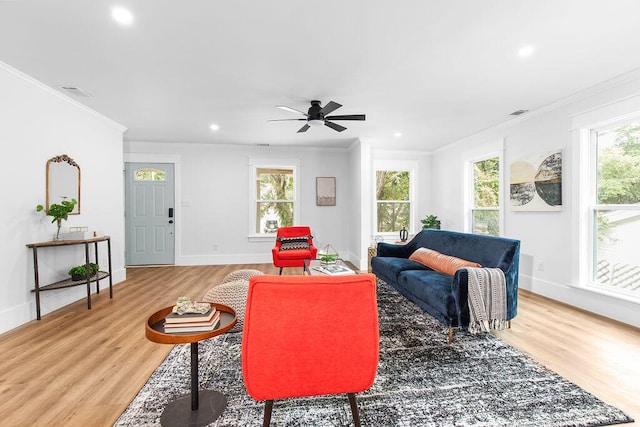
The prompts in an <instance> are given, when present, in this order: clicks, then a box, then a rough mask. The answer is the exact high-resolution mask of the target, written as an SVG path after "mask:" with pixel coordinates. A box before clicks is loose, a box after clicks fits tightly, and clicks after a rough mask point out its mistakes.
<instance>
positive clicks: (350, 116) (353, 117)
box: [325, 114, 365, 120]
mask: <svg viewBox="0 0 640 427" xmlns="http://www.w3.org/2000/svg"><path fill="white" fill-rule="evenodd" d="M364 119H365V115H364V114H347V115H344V116H325V120H364Z"/></svg>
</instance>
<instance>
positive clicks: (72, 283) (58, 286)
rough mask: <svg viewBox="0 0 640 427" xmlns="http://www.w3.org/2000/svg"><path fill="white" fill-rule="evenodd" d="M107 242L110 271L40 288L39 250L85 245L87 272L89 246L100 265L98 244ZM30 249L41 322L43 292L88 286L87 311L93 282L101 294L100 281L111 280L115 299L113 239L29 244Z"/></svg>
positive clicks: (104, 237) (110, 295)
mask: <svg viewBox="0 0 640 427" xmlns="http://www.w3.org/2000/svg"><path fill="white" fill-rule="evenodd" d="M100 242H106V243H107V253H108V259H109V270H108V271H98V272H97V273H96V274H95V275H93V276H87V278H86V279H82V280H72V279H65V280H61V281H59V282H55V283H51V284H49V285H45V286H40V277H39V274H38V249H39V248H50V247H51V248H59V247H61V246H72V245H84V259H85V262H86V264H87V271H89V263H90V262H91V258H90V255H89V245H91V244H93V245H94V252H95V262H96V263H98V243H100ZM27 247H28V248H31V249H32V250H33V273H34V278H35V288H34V289H32V290H31V292H34V293H35V295H36V318H37V319H38V320H40V317H41V316H40V292H43V291H51V290H53V289H63V288H69V287H72V286H79V285H83V284H86V285H87V309H91V282H96V292H97V293H100V280H101V279H105V278H107V277H108V278H109V298H113V277H112V272H111V237H110V236H100V237H93V238H90V239H83V240H52V241H50V242H39V243H29V244H27Z"/></svg>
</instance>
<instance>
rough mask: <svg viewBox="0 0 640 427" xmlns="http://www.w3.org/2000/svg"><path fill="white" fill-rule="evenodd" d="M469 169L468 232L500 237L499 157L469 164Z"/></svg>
mask: <svg viewBox="0 0 640 427" xmlns="http://www.w3.org/2000/svg"><path fill="white" fill-rule="evenodd" d="M470 168H471V173H470V175H471V188H472V191H471V192H470V194H471V199H472V200H471V202H470V206H471V212H470V224H469V230H471V232H472V233H474V234H484V235H489V236H500V234H501V222H502V221H501V209H500V199H501V196H500V195H501V194H502V192H501V188H500V182H501V179H500V176H501V174H500V157H498V156H496V157H489V158H485V159H482V160H478V161H474V162H471V163H470Z"/></svg>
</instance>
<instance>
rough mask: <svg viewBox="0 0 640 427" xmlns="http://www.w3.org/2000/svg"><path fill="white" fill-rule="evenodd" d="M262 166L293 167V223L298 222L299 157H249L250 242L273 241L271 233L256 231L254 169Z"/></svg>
mask: <svg viewBox="0 0 640 427" xmlns="http://www.w3.org/2000/svg"><path fill="white" fill-rule="evenodd" d="M263 168H286V169H293V190H294V191H293V193H294V200H293V223H294V224H300V174H299V173H298V172H299V170H300V160H299V159H269V158H253V157H251V158H249V168H248V169H249V197H248V199H249V228H248V230H249V233H248V239H249V241H250V242H264V241H273V239H274V234H273V233H256V232H255V228H254V227H255V224H256V203H257V200H256V171H257V170H258V169H263Z"/></svg>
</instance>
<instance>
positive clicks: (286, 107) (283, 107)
mask: <svg viewBox="0 0 640 427" xmlns="http://www.w3.org/2000/svg"><path fill="white" fill-rule="evenodd" d="M276 108H279V109H281V110H285V111H288V112H290V113H298V114H302V115H303V116H305V117H307V116H308V114H307V113H304V112H302V111H300V110H296V109H295V108H291V107H288V106H286V105H276Z"/></svg>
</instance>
